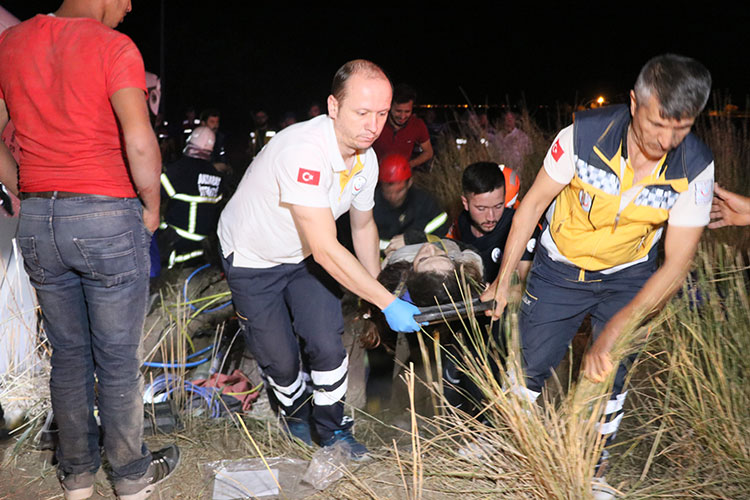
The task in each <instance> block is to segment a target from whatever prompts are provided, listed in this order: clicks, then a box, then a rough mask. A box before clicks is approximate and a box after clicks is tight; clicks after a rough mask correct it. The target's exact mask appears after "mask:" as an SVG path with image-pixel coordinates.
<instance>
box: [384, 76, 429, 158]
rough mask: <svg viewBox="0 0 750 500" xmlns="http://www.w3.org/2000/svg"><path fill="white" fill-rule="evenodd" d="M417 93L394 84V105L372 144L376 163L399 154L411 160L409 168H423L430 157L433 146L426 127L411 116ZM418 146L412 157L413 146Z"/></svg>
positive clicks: (420, 120)
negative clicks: (376, 158)
mask: <svg viewBox="0 0 750 500" xmlns="http://www.w3.org/2000/svg"><path fill="white" fill-rule="evenodd" d="M416 100H417V93H416V92H415V91H414V89H412V88H411V87H410V86H408V85H406V84H403V83H402V84H400V85H396V87H395V88H394V89H393V102H392V104H391V111H390V113H389V114H388V121H386V123H385V126H384V127H383V132H381V134H380V137H378V140H377V141H375V143H374V144H373V145H372V148H373V149H374V150H375V153H376V154H377V155H378V160H379V161H382V160H383V158H385V157H386V156H390V155H392V154H398V155H401V156H403V157H404V158H410V160H409V165H410V166H411V168H412V169H414V168H415V167H419V166H420V165H424V164H425V163H427V162H428V161H430V159H431V158H432V154H433V153H432V143H431V142H430V134H429V132H428V131H427V126H426V125H425V124H424V122H423V121H422V119H421V118H419V117H417V116H414V102H415V101H416ZM415 146H419V147H420V149H421V153H419V154H418V155H417V156H415V157H414V158H412V154H413V153H414V147H415Z"/></svg>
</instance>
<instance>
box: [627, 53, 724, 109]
mask: <svg viewBox="0 0 750 500" xmlns="http://www.w3.org/2000/svg"><path fill="white" fill-rule="evenodd" d="M710 92H711V73H710V72H709V71H708V69H706V67H705V66H703V64H701V63H700V62H698V61H696V60H695V59H692V58H690V57H685V56H680V55H676V54H663V55H660V56H656V57H654V58H652V59H651V60H650V61H648V62H647V63H646V64H645V65H644V66H643V68H642V69H641V72H640V74H639V75H638V79H637V80H636V81H635V96H636V100H637V101H636V102H645V100H646V99H648V98H649V96H651V95H653V96H654V97H656V99H657V100H658V101H659V106H660V111H661V116H662V118H671V119H674V120H681V119H683V118H694V117H696V116H698V114H699V113H700V112H701V111H703V108H704V107H705V106H706V102H708V94H709V93H710Z"/></svg>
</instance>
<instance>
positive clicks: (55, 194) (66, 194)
mask: <svg viewBox="0 0 750 500" xmlns="http://www.w3.org/2000/svg"><path fill="white" fill-rule="evenodd" d="M18 197H19V198H20V199H22V200H27V199H29V198H49V199H51V198H55V199H59V198H100V199H110V200H116V199H118V198H113V197H112V196H105V195H102V194H91V193H73V192H71V191H37V192H36V193H20V194H19V195H18Z"/></svg>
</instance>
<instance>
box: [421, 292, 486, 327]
mask: <svg viewBox="0 0 750 500" xmlns="http://www.w3.org/2000/svg"><path fill="white" fill-rule="evenodd" d="M492 306H493V302H492V301H489V302H482V301H481V300H479V297H477V298H475V299H473V300H472V301H471V307H468V306H467V304H466V303H465V302H463V301H462V302H456V303H454V304H440V305H434V306H429V307H421V308H420V309H421V311H422V312H421V313H420V314H417V315H415V316H414V320H415V321H416V322H417V323H420V324H421V323H425V322H426V323H427V324H432V323H441V322H443V321H447V320H448V321H449V320H452V319H456V318H458V317H466V316H468V315H469V311H472V312H473V313H474V314H476V313H479V312H484V311H487V310H488V309H492Z"/></svg>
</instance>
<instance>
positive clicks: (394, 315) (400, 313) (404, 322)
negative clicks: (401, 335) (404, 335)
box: [383, 299, 420, 332]
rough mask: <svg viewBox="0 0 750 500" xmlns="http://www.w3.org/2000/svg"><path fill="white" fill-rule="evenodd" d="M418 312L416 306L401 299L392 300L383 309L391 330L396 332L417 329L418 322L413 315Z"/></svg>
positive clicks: (414, 330)
mask: <svg viewBox="0 0 750 500" xmlns="http://www.w3.org/2000/svg"><path fill="white" fill-rule="evenodd" d="M419 312H420V311H419V309H418V308H417V306H415V305H414V304H410V303H408V302H406V301H405V300H401V299H396V300H394V301H393V302H391V303H390V304H388V307H386V308H385V309H383V314H385V320H386V321H387V322H388V326H390V327H391V330H395V331H397V332H416V331H418V330H419V323H417V322H416V321H414V315H415V314H419Z"/></svg>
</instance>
